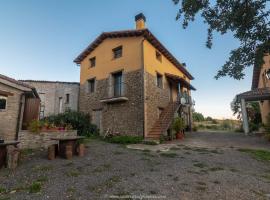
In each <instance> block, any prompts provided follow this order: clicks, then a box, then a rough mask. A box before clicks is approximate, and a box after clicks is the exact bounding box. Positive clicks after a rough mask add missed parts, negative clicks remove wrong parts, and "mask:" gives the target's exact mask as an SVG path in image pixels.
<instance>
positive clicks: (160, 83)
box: [157, 73, 163, 88]
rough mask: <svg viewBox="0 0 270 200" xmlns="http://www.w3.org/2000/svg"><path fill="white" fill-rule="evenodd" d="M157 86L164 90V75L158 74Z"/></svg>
mask: <svg viewBox="0 0 270 200" xmlns="http://www.w3.org/2000/svg"><path fill="white" fill-rule="evenodd" d="M157 86H158V87H159V88H163V83H162V75H161V74H159V73H157Z"/></svg>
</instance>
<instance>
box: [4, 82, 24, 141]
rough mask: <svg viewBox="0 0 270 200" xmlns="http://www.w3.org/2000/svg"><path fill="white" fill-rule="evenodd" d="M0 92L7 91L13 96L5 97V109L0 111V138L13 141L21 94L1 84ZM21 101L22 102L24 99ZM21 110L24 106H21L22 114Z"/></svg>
mask: <svg viewBox="0 0 270 200" xmlns="http://www.w3.org/2000/svg"><path fill="white" fill-rule="evenodd" d="M0 90H3V91H7V92H10V93H12V94H13V96H8V97H7V108H6V109H5V110H2V111H0V138H3V139H5V140H15V138H16V127H17V121H18V112H19V104H20V98H21V97H20V96H21V94H22V93H23V92H22V91H20V90H17V89H14V88H12V87H9V86H7V85H4V84H1V83H0ZM22 100H24V97H23V99H22ZM22 103H23V101H22ZM23 108H24V104H23V105H22V112H23ZM21 119H22V114H21Z"/></svg>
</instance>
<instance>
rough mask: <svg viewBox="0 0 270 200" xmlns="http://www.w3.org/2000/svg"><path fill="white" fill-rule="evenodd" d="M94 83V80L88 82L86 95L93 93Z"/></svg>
mask: <svg viewBox="0 0 270 200" xmlns="http://www.w3.org/2000/svg"><path fill="white" fill-rule="evenodd" d="M95 83H96V80H95V79H90V80H88V93H93V92H95Z"/></svg>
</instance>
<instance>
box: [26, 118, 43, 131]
mask: <svg viewBox="0 0 270 200" xmlns="http://www.w3.org/2000/svg"><path fill="white" fill-rule="evenodd" d="M41 128H42V123H41V122H40V121H38V120H33V121H31V122H30V124H29V127H28V129H29V130H30V131H31V132H33V133H39V132H40V130H41Z"/></svg>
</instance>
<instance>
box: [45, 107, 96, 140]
mask: <svg viewBox="0 0 270 200" xmlns="http://www.w3.org/2000/svg"><path fill="white" fill-rule="evenodd" d="M43 121H48V122H49V123H51V124H55V125H56V126H67V127H72V128H73V129H74V130H77V131H78V135H84V136H91V135H98V133H99V132H98V129H97V127H96V126H95V125H93V124H91V121H90V115H89V114H85V113H83V112H78V111H71V110H67V111H66V112H64V113H60V114H57V115H51V116H49V117H46V118H45V119H43Z"/></svg>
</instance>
